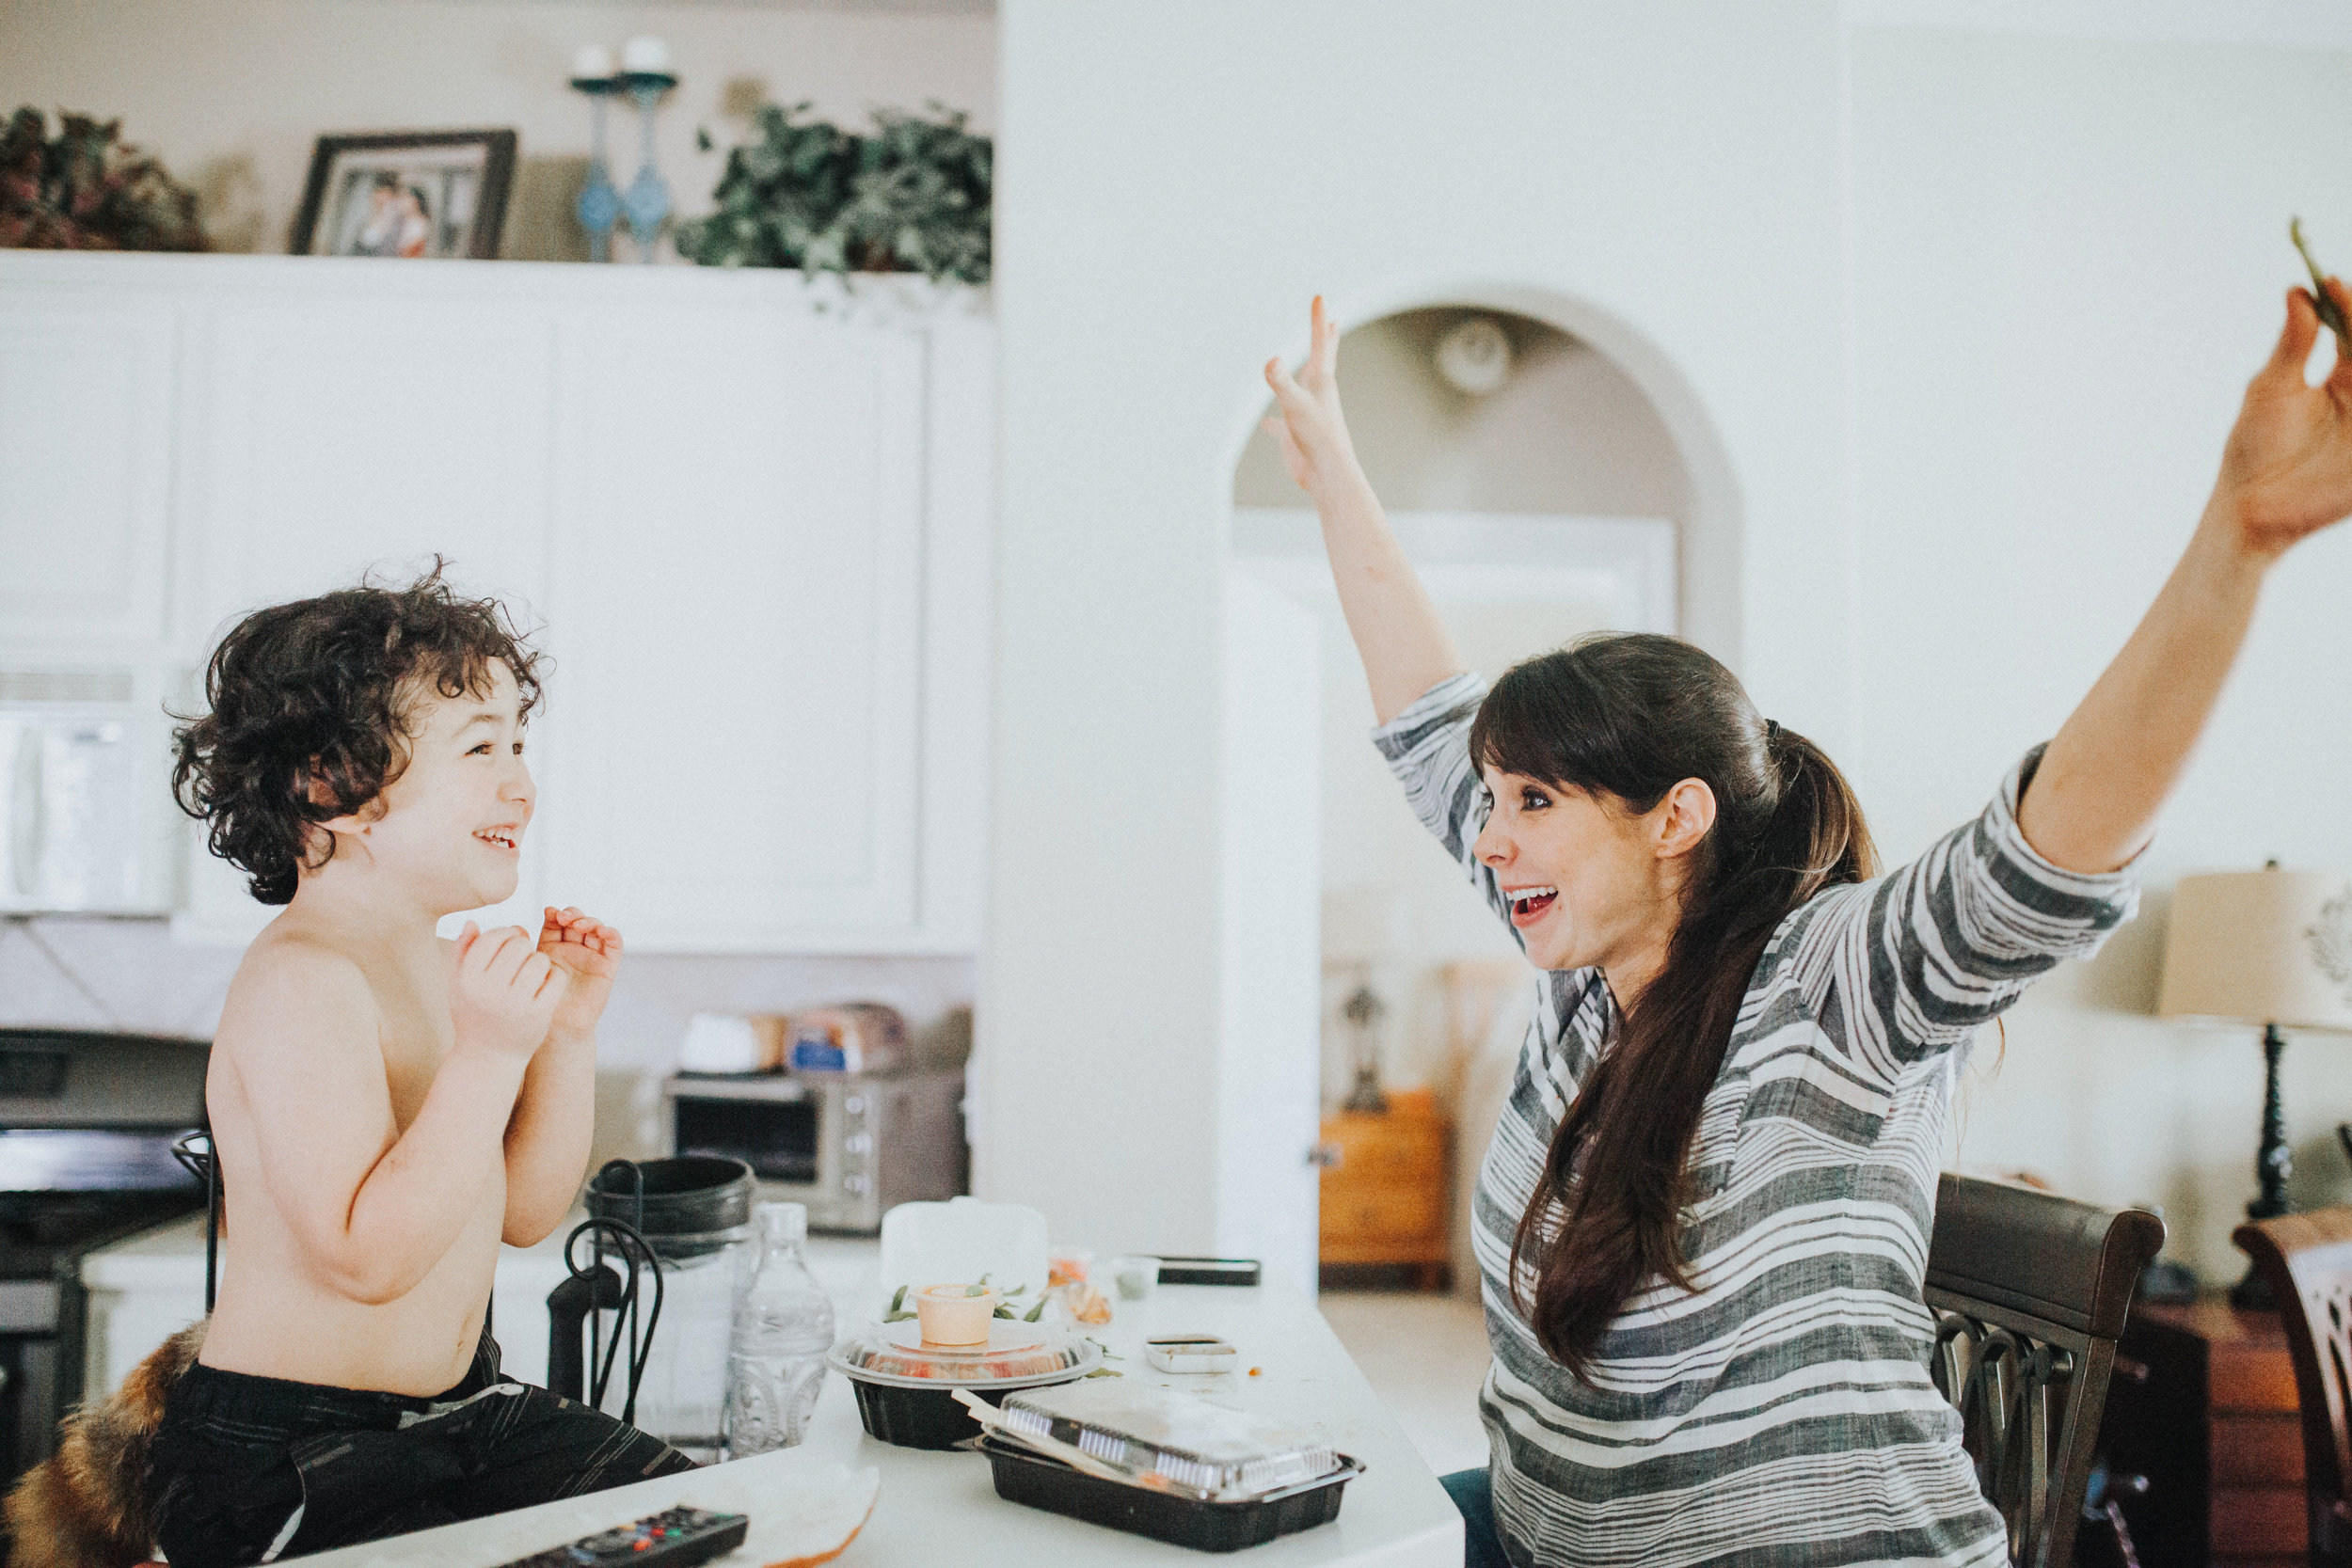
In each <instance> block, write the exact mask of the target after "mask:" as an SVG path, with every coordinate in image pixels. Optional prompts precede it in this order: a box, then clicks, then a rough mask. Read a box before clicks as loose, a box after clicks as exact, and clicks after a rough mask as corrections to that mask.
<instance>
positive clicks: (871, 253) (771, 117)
mask: <svg viewBox="0 0 2352 1568" xmlns="http://www.w3.org/2000/svg"><path fill="white" fill-rule="evenodd" d="M808 107H809V105H807V104H806V103H798V104H794V105H793V106H792V107H790V108H788V109H787V108H779V107H777V106H775V105H774V104H770V105H768V106H767V107H765V108H763V109H761V110H760V111H759V117H758V121H757V135H755V138H754V139H753V140H751V141H748V142H746V143H744V144H743V145H742V146H740V147H738V148H736V149H734V150H732V151H730V152H729V153H728V154H727V167H726V172H725V173H724V174H723V175H722V176H721V177H720V180H719V188H718V189H717V190H716V191H714V192H712V193H711V196H712V198H713V199H714V200H715V201H717V202H718V204H719V206H718V211H717V212H715V213H713V214H710V216H708V217H707V218H696V219H693V220H692V221H691V222H687V223H682V224H680V225H678V227H677V230H676V235H675V238H676V242H677V248H678V254H679V255H681V256H685V257H687V258H689V259H691V260H692V261H700V262H702V263H703V264H704V265H705V266H713V267H798V268H800V269H801V270H802V271H803V272H811V273H816V272H836V273H850V272H919V273H924V274H927V275H928V276H929V277H930V278H931V280H932V281H933V282H939V281H942V280H945V279H948V278H953V279H956V280H957V281H959V282H964V283H985V282H987V281H988V274H989V261H990V252H989V214H990V189H991V184H992V181H993V167H994V162H995V148H994V145H993V143H992V142H990V140H989V138H988V137H986V136H979V135H973V134H972V133H971V132H969V131H967V130H965V129H964V121H965V119H966V117H965V116H964V115H963V114H961V112H957V111H952V110H949V109H947V108H946V107H944V106H943V105H941V104H938V103H933V104H931V105H930V108H931V111H932V113H933V115H934V116H935V117H936V118H933V119H925V118H923V117H921V116H917V115H908V114H900V113H898V112H897V111H895V110H889V109H882V110H877V111H876V112H875V115H874V129H873V131H872V133H871V134H870V135H854V134H852V133H850V132H847V131H844V130H842V129H841V128H840V127H838V126H836V125H834V124H832V123H831V122H829V121H826V120H821V119H818V120H807V121H803V120H800V119H798V117H799V116H801V115H803V114H805V113H806V112H807V111H808ZM702 145H703V147H704V148H705V149H706V150H707V149H708V148H709V146H710V137H709V134H708V133H707V132H705V133H703V135H702Z"/></svg>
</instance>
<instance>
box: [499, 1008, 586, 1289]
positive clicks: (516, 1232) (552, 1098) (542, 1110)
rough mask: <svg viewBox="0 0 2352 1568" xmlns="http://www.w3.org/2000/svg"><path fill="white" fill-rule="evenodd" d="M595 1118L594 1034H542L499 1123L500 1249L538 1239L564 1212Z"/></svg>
mask: <svg viewBox="0 0 2352 1568" xmlns="http://www.w3.org/2000/svg"><path fill="white" fill-rule="evenodd" d="M595 1122H596V1035H595V1033H594V1032H593V1031H592V1032H591V1033H589V1034H588V1035H586V1036H584V1037H574V1038H569V1039H567V1038H565V1037H563V1036H562V1035H561V1034H560V1033H550V1034H549V1035H548V1041H547V1043H546V1044H545V1045H543V1046H541V1047H540V1048H539V1053H538V1054H537V1055H535V1056H533V1057H532V1058H531V1070H530V1072H529V1073H527V1074H526V1075H525V1076H524V1078H523V1084H522V1092H521V1093H520V1094H519V1095H517V1096H516V1100H515V1114H514V1116H513V1117H512V1118H510V1119H509V1120H508V1122H507V1124H506V1219H505V1223H504V1225H503V1226H502V1227H501V1233H500V1237H499V1239H500V1240H501V1241H503V1242H504V1243H506V1244H507V1245H508V1246H532V1245H534V1244H535V1243H538V1242H540V1241H542V1240H544V1239H545V1238H546V1237H547V1235H548V1232H550V1231H552V1230H553V1229H554V1228H555V1227H556V1226H557V1225H558V1224H559V1223H560V1222H561V1221H562V1220H563V1218H564V1215H565V1214H566V1213H568V1212H570V1211H571V1207H572V1198H573V1196H574V1195H575V1194H577V1193H578V1192H579V1191H580V1178H581V1177H582V1176H583V1175H584V1174H586V1172H587V1169H588V1142H589V1135H590V1132H592V1131H593V1129H594V1125H595Z"/></svg>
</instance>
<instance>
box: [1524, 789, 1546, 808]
mask: <svg viewBox="0 0 2352 1568" xmlns="http://www.w3.org/2000/svg"><path fill="white" fill-rule="evenodd" d="M1549 804H1551V797H1550V796H1549V795H1546V794H1545V793H1544V792H1543V791H1542V790H1540V789H1522V790H1520V791H1519V810H1521V811H1541V810H1543V809H1544V808H1545V807H1546V806H1548V805H1549Z"/></svg>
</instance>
